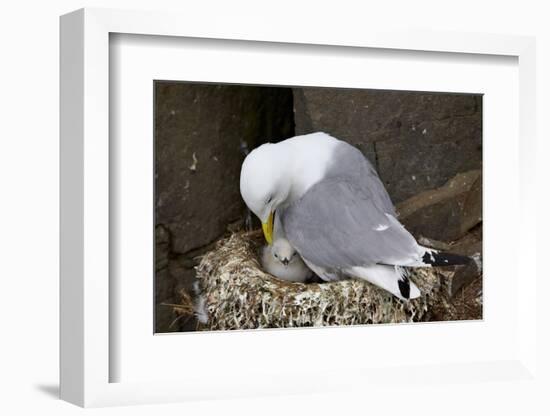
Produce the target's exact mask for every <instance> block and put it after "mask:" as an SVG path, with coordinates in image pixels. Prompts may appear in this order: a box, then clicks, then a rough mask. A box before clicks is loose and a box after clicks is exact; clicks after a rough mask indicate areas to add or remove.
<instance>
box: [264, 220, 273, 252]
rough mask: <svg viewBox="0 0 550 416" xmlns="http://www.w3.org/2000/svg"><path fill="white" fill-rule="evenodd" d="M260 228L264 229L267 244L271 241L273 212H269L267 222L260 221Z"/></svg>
mask: <svg viewBox="0 0 550 416" xmlns="http://www.w3.org/2000/svg"><path fill="white" fill-rule="evenodd" d="M262 230H263V231H264V237H265V241H267V244H271V243H272V242H273V212H271V213H270V214H269V217H268V218H267V222H262Z"/></svg>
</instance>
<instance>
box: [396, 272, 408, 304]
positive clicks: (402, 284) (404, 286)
mask: <svg viewBox="0 0 550 416" xmlns="http://www.w3.org/2000/svg"><path fill="white" fill-rule="evenodd" d="M397 284H398V285H399V292H401V296H403V297H404V298H405V299H409V297H410V296H411V282H410V281H409V278H408V277H406V276H405V277H404V278H403V279H399V280H398V281H397Z"/></svg>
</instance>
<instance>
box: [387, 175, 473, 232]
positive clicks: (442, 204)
mask: <svg viewBox="0 0 550 416" xmlns="http://www.w3.org/2000/svg"><path fill="white" fill-rule="evenodd" d="M480 183H481V171H479V170H472V171H469V172H465V173H459V174H458V175H456V176H454V177H453V178H451V179H450V180H449V181H448V182H447V183H445V185H443V186H441V187H439V188H436V189H431V190H428V191H424V192H421V193H419V194H418V195H415V196H413V197H411V198H409V199H407V200H406V201H403V202H401V203H400V204H397V207H396V208H397V212H398V213H399V220H400V221H401V222H402V223H403V225H405V228H407V230H409V231H410V232H411V233H412V234H413V235H414V236H415V237H416V238H420V237H427V238H430V239H435V240H443V241H455V240H457V239H459V238H461V237H462V236H463V235H464V234H466V233H467V232H468V230H470V229H471V228H473V227H474V226H476V225H477V224H479V223H480V222H481V203H480V201H481V187H480Z"/></svg>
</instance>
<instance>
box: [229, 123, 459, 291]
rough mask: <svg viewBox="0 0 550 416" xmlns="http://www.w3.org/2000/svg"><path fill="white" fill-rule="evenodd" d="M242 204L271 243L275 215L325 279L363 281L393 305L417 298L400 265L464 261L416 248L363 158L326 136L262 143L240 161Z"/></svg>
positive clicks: (348, 147) (436, 264)
mask: <svg viewBox="0 0 550 416" xmlns="http://www.w3.org/2000/svg"><path fill="white" fill-rule="evenodd" d="M240 190H241V195H242V197H243V200H244V201H245V203H246V205H247V206H248V207H249V208H250V210H251V211H252V212H254V214H255V215H256V216H257V217H258V218H259V219H260V220H261V222H262V228H263V231H264V235H265V238H266V241H267V242H268V243H269V244H271V243H272V237H273V236H272V234H273V213H274V212H275V211H277V213H278V215H280V216H281V222H282V225H283V228H284V231H285V233H286V238H287V239H288V241H289V242H290V244H291V245H292V246H293V247H294V248H295V249H296V250H297V251H298V253H299V255H300V256H301V257H302V259H303V260H304V262H305V263H306V265H307V266H308V267H309V268H310V269H311V270H313V272H315V273H316V274H317V275H318V276H319V277H321V279H323V280H325V281H333V280H341V279H344V278H347V277H355V278H359V279H364V280H366V281H368V282H370V283H373V284H375V285H377V286H379V287H381V288H383V289H385V290H387V291H388V292H390V293H392V294H393V295H395V296H396V297H398V298H400V299H414V298H416V297H418V296H420V291H419V290H418V288H417V287H416V286H415V285H414V283H412V282H411V281H410V280H409V277H408V271H407V268H408V267H431V266H450V265H455V264H465V263H467V262H468V261H470V259H469V258H467V257H464V256H458V255H453V254H448V253H442V252H439V251H437V250H432V249H429V248H426V247H423V246H421V245H420V244H418V243H417V242H416V240H415V239H414V237H413V236H412V235H411V234H410V233H409V232H408V231H407V230H406V229H405V227H404V226H403V225H402V224H401V223H400V222H399V221H398V220H397V214H396V212H395V208H394V206H393V203H392V202H391V199H390V197H389V195H388V193H387V191H386V189H385V188H384V185H383V184H382V182H381V180H380V178H379V177H378V174H377V173H376V171H375V169H374V168H373V166H372V165H371V163H370V162H369V161H368V160H367V159H366V158H365V157H364V156H363V154H362V153H361V152H360V151H359V150H358V149H356V148H355V147H353V146H351V145H350V144H348V143H346V142H344V141H341V140H338V139H336V138H334V137H332V136H330V135H328V134H326V133H321V132H319V133H312V134H307V135H303V136H296V137H292V138H290V139H287V140H284V141H282V142H279V143H275V144H273V143H266V144H263V145H261V146H260V147H258V148H256V149H254V150H253V151H252V152H250V154H249V155H248V156H247V157H246V158H245V160H244V162H243V165H242V169H241V178H240Z"/></svg>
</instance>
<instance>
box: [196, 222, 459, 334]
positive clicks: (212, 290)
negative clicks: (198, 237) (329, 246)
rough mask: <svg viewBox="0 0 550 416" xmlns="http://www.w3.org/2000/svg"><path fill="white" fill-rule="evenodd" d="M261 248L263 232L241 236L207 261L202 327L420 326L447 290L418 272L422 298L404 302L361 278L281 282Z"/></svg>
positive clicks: (202, 270) (435, 275)
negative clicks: (262, 262)
mask: <svg viewBox="0 0 550 416" xmlns="http://www.w3.org/2000/svg"><path fill="white" fill-rule="evenodd" d="M262 244H263V238H262V235H261V233H260V232H258V231H255V232H251V233H245V232H241V233H236V234H233V235H232V236H231V237H229V238H227V239H223V240H221V241H220V242H219V243H218V244H217V247H216V248H215V249H214V250H212V251H210V252H209V253H207V254H206V255H205V256H204V257H203V258H202V260H201V262H200V264H199V266H198V267H197V278H198V280H199V283H200V288H201V292H202V296H204V298H205V306H206V309H207V311H208V315H209V316H208V322H207V324H205V325H203V327H202V328H201V329H207V330H217V329H221V330H229V329H251V328H288V327H308V326H328V325H358V324H371V323H398V322H415V321H423V320H429V317H430V308H431V307H432V306H433V305H434V303H435V302H436V300H435V299H436V298H439V300H438V301H437V302H438V306H439V307H441V299H442V293H443V292H444V291H443V290H442V283H441V279H440V274H439V272H438V271H437V270H435V269H427V268H426V269H414V270H413V272H412V275H411V280H413V281H414V282H415V283H416V285H417V286H418V287H419V289H420V291H421V293H422V296H421V297H420V298H418V299H415V300H413V301H410V302H402V301H400V300H398V299H397V298H395V297H394V296H392V295H390V294H389V293H388V292H386V291H384V290H382V289H379V288H378V287H376V286H374V285H371V284H369V283H367V282H365V281H361V280H355V279H349V280H343V281H339V282H330V283H311V284H302V283H292V282H286V281H283V280H280V279H277V278H275V277H273V276H271V275H270V274H267V273H266V272H264V271H263V270H262V268H261V265H260V262H259V250H260V248H261V246H262ZM440 294H441V296H440ZM447 306H448V305H447V303H446V302H445V307H447Z"/></svg>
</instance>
